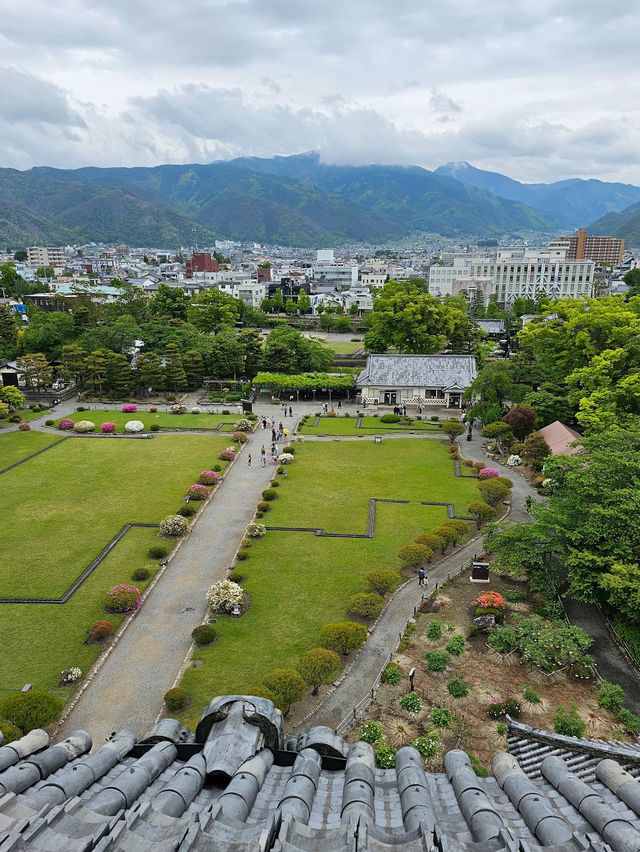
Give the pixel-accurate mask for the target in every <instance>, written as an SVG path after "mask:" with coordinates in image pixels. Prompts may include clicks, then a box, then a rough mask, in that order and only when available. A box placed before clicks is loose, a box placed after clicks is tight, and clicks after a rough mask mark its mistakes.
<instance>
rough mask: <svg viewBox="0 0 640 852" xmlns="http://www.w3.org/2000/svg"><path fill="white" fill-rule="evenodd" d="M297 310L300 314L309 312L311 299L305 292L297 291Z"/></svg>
mask: <svg viewBox="0 0 640 852" xmlns="http://www.w3.org/2000/svg"><path fill="white" fill-rule="evenodd" d="M298 310H299V311H300V313H301V314H307V313H309V311H310V310H311V299H310V298H309V294H308V293H307V291H306V290H302V289H300V290H299V291H298Z"/></svg>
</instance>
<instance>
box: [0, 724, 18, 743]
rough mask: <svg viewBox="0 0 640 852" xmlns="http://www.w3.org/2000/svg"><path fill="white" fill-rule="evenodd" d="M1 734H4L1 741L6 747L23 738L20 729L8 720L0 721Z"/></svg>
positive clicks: (0, 738)
mask: <svg viewBox="0 0 640 852" xmlns="http://www.w3.org/2000/svg"><path fill="white" fill-rule="evenodd" d="M0 734H2V737H0V740H2V742H3V744H4V745H9V743H12V742H13V741H14V740H19V739H20V738H21V737H22V731H21V730H20V728H18V726H17V725H14V724H13V722H10V721H9V720H8V719H0Z"/></svg>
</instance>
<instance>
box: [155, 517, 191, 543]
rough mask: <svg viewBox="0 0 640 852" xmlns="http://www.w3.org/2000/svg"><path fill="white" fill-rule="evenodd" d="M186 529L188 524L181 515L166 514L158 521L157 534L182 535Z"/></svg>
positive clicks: (172, 536) (171, 536)
mask: <svg viewBox="0 0 640 852" xmlns="http://www.w3.org/2000/svg"><path fill="white" fill-rule="evenodd" d="M187 529H188V524H187V522H186V521H185V519H184V518H183V517H182V516H181V515H166V517H164V518H163V519H162V520H161V521H160V529H159V535H164V536H167V537H170V538H177V537H179V536H181V535H184V534H185V533H186V531H187Z"/></svg>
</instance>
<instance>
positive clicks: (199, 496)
mask: <svg viewBox="0 0 640 852" xmlns="http://www.w3.org/2000/svg"><path fill="white" fill-rule="evenodd" d="M208 496H209V489H208V488H205V486H204V485H198V484H196V485H190V486H189V487H188V488H187V497H188V498H189V499H190V500H206V499H207V497H208Z"/></svg>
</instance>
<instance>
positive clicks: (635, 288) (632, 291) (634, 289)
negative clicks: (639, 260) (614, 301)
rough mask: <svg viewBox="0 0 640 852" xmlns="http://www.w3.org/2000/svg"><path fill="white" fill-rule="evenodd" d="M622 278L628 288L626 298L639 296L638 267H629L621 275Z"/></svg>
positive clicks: (639, 278) (639, 276) (639, 275)
mask: <svg viewBox="0 0 640 852" xmlns="http://www.w3.org/2000/svg"><path fill="white" fill-rule="evenodd" d="M622 280H623V281H624V283H625V284H626V285H627V287H628V288H629V292H628V294H627V298H630V297H631V296H640V269H630V270H629V271H628V272H625V274H624V275H623V276H622Z"/></svg>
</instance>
